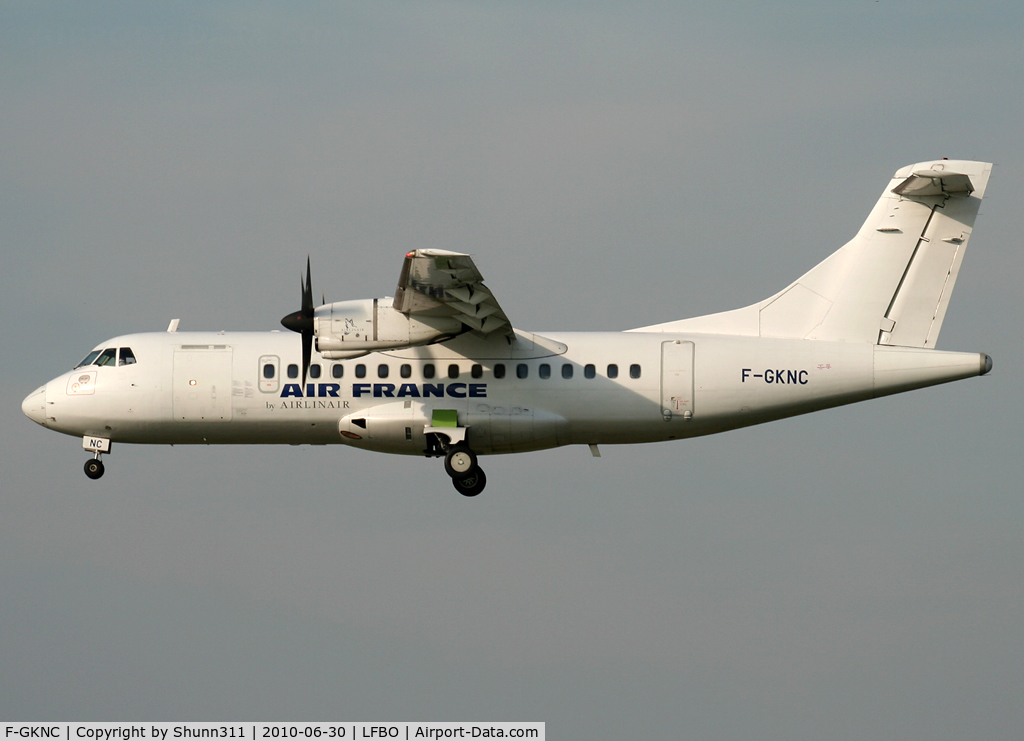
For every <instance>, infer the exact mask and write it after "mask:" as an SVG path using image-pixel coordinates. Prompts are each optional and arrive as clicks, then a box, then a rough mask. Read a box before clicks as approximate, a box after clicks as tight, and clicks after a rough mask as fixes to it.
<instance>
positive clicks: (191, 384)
mask: <svg viewBox="0 0 1024 741" xmlns="http://www.w3.org/2000/svg"><path fill="white" fill-rule="evenodd" d="M172 389H173V404H172V410H173V413H174V419H176V420H179V421H182V420H183V421H187V422H228V421H230V420H231V348H225V347H206V346H203V347H201V348H200V347H195V348H191V347H182V348H181V349H180V350H175V352H174V376H173V381H172Z"/></svg>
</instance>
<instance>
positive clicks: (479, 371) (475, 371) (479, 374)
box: [469, 363, 484, 378]
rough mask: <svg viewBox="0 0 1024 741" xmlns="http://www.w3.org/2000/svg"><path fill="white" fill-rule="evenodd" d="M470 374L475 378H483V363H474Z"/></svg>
mask: <svg viewBox="0 0 1024 741" xmlns="http://www.w3.org/2000/svg"><path fill="white" fill-rule="evenodd" d="M469 375H471V376H473V378H483V377H484V367H483V366H482V365H478V364H476V363H474V364H473V367H472V368H470V369H469Z"/></svg>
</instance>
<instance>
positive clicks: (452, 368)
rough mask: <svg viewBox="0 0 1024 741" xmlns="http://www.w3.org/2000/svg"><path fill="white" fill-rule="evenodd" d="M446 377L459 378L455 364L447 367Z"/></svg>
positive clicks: (457, 367)
mask: <svg viewBox="0 0 1024 741" xmlns="http://www.w3.org/2000/svg"><path fill="white" fill-rule="evenodd" d="M448 377H449V378H458V377H459V366H458V365H456V364H455V363H452V364H451V365H449V366H448Z"/></svg>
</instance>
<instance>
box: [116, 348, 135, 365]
mask: <svg viewBox="0 0 1024 741" xmlns="http://www.w3.org/2000/svg"><path fill="white" fill-rule="evenodd" d="M117 364H118V365H135V353H133V352H132V349H131V348H130V347H122V348H121V349H120V350H119V351H118V354H117Z"/></svg>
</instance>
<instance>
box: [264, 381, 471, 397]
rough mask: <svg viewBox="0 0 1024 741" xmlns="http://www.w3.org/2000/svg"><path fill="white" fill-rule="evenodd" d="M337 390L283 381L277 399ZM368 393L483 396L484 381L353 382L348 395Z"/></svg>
mask: <svg viewBox="0 0 1024 741" xmlns="http://www.w3.org/2000/svg"><path fill="white" fill-rule="evenodd" d="M340 393H341V384H339V383H307V384H306V392H305V393H303V392H302V386H300V385H299V384H297V383H286V384H285V385H284V389H282V391H281V398H282V399H284V398H288V397H296V398H300V399H301V398H312V397H314V396H317V397H326V398H330V397H333V398H337V397H338V396H339V395H340ZM364 396H370V397H373V398H375V399H420V398H425V399H429V398H431V397H434V398H438V399H441V398H444V397H450V398H452V399H486V398H487V384H486V383H353V384H352V398H353V399H359V398H361V397H364Z"/></svg>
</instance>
